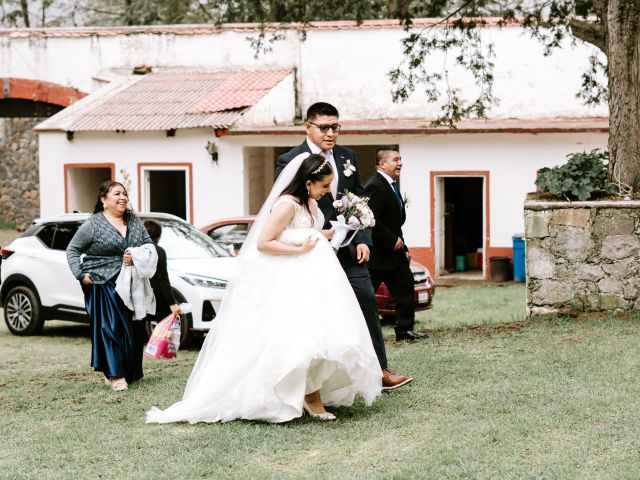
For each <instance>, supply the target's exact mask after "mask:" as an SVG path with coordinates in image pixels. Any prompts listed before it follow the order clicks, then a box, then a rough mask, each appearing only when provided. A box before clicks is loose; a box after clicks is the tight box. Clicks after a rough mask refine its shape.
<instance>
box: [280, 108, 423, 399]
mask: <svg viewBox="0 0 640 480" xmlns="http://www.w3.org/2000/svg"><path fill="white" fill-rule="evenodd" d="M338 117H339V114H338V110H337V109H336V107H334V106H333V105H331V104H329V103H325V102H318V103H314V104H313V105H311V106H310V107H309V109H308V110H307V121H306V123H305V129H306V132H307V138H306V139H305V141H304V142H302V143H301V144H300V145H298V146H297V147H294V148H293V149H291V150H289V151H288V152H287V153H285V154H283V155H280V157H278V161H277V163H276V178H277V177H278V175H279V174H280V172H281V171H282V169H284V167H285V166H286V165H287V163H289V162H290V161H291V160H293V159H294V158H295V157H297V156H298V155H300V154H301V153H305V152H307V153H317V154H320V155H323V156H324V157H325V158H327V160H328V161H329V163H330V164H331V168H332V169H333V172H334V179H333V182H332V183H331V195H324V196H323V197H322V198H321V199H320V200H318V207H319V208H320V210H321V211H322V213H323V215H324V218H325V225H324V228H326V229H328V228H331V224H330V223H329V222H330V221H331V220H335V219H336V216H337V213H336V210H335V208H334V207H333V201H334V200H335V199H336V198H337V197H338V196H340V195H341V194H342V193H344V192H345V191H349V192H353V193H355V194H356V195H358V196H364V195H366V192H365V189H364V186H363V185H362V180H361V178H360V169H359V165H358V159H357V157H356V153H355V152H354V151H353V150H351V149H350V148H346V147H342V146H340V145H336V140H337V139H338V134H339V132H340V124H339V123H338ZM371 244H372V241H371V231H370V229H366V230H360V231H358V232H357V233H356V235H355V238H354V239H353V241H352V242H351V244H349V245H348V246H346V247H343V248H341V249H340V250H338V260H340V264H341V265H342V268H343V269H344V271H345V273H346V274H347V278H348V279H349V283H351V286H352V287H353V291H354V293H355V294H356V298H357V299H358V303H359V304H360V308H361V309H362V314H363V315H364V318H365V320H366V322H367V327H368V329H369V334H370V335H371V341H372V342H373V347H374V349H375V351H376V355H377V356H378V361H379V362H380V367H381V368H382V389H383V390H392V389H394V388H398V387H401V386H403V385H406V384H408V383H409V382H411V381H412V380H413V378H411V377H407V376H404V375H398V374H396V373H395V372H393V371H392V370H390V369H389V368H388V366H387V355H386V352H385V347H384V337H383V335H382V327H381V325H380V316H379V315H378V307H377V305H376V298H375V292H374V290H373V286H372V283H371V278H370V276H369V269H368V268H367V265H366V263H367V261H368V260H369V251H370V248H371ZM325 300H329V301H330V299H325Z"/></svg>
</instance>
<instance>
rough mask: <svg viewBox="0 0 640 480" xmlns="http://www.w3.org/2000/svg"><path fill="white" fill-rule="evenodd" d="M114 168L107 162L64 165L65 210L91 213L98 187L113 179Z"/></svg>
mask: <svg viewBox="0 0 640 480" xmlns="http://www.w3.org/2000/svg"><path fill="white" fill-rule="evenodd" d="M114 169H115V166H114V165H113V164H109V163H107V164H93V165H88V164H81V165H80V164H76V165H65V166H64V170H65V172H64V192H65V211H66V212H87V213H93V208H94V207H95V204H96V192H97V191H98V187H99V186H100V184H101V183H103V182H106V181H107V180H113V178H114V175H113V174H114Z"/></svg>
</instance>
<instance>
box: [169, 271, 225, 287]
mask: <svg viewBox="0 0 640 480" xmlns="http://www.w3.org/2000/svg"><path fill="white" fill-rule="evenodd" d="M180 278H181V279H183V280H184V281H185V282H187V283H188V284H189V285H193V286H194V287H205V288H222V289H224V288H227V283H229V282H227V281H226V280H221V279H219V278H213V277H203V276H202V275H194V274H192V273H183V274H181V275H180Z"/></svg>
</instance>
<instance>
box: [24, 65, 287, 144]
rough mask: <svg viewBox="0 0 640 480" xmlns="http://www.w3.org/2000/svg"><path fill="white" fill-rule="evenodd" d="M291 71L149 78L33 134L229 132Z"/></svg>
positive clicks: (94, 98) (95, 98) (82, 105)
mask: <svg viewBox="0 0 640 480" xmlns="http://www.w3.org/2000/svg"><path fill="white" fill-rule="evenodd" d="M290 73H291V70H288V69H287V70H268V71H231V72H204V71H198V72H185V71H182V72H161V73H150V74H148V75H145V76H141V77H139V78H135V77H134V78H133V79H131V80H130V81H129V82H127V83H125V84H122V85H116V86H111V88H110V87H107V89H109V91H107V92H106V93H105V92H101V91H98V92H96V93H95V94H92V95H90V96H88V97H87V98H85V99H83V100H82V101H80V102H78V103H77V104H76V105H74V106H72V107H71V108H69V109H66V110H63V111H62V112H60V113H58V114H57V115H54V116H53V117H51V118H50V119H48V120H45V121H44V122H43V123H41V124H40V125H38V127H37V128H36V130H38V131H43V130H64V131H76V132H77V131H150V130H171V129H180V128H198V127H211V128H215V129H227V128H229V127H230V126H231V125H233V123H234V122H236V121H237V120H238V119H239V118H240V117H241V116H242V114H243V113H244V112H245V110H247V108H249V107H251V106H253V105H255V104H256V103H257V102H258V101H259V100H260V99H261V98H262V97H263V96H264V95H265V94H267V93H268V92H269V91H270V90H271V89H272V88H273V87H275V86H276V85H277V84H278V83H279V82H280V81H281V80H282V79H284V78H285V77H286V76H287V75H289V74H290Z"/></svg>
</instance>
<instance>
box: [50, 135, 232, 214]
mask: <svg viewBox="0 0 640 480" xmlns="http://www.w3.org/2000/svg"><path fill="white" fill-rule="evenodd" d="M40 139H41V140H40V188H41V198H42V201H41V205H40V209H41V215H42V216H46V215H51V214H58V213H60V212H63V211H64V208H65V205H64V164H65V163H71V164H80V163H82V164H92V163H96V164H97V163H114V164H115V177H116V180H117V181H121V182H123V183H125V181H126V180H125V174H128V175H129V181H130V185H129V188H128V191H129V199H130V202H131V205H132V207H133V208H134V210H138V204H139V203H138V200H139V198H140V197H139V195H140V191H139V188H138V164H140V163H160V164H162V163H191V164H192V175H193V223H194V224H195V225H202V224H204V223H206V222H208V221H210V220H212V219H215V218H219V217H223V216H226V215H227V212H229V211H232V212H243V211H244V199H243V181H244V179H243V165H242V147H238V146H237V145H234V144H233V143H231V144H227V143H224V142H220V143H219V147H218V151H219V156H220V159H221V160H220V161H219V162H218V164H215V163H213V162H212V161H211V156H210V155H209V154H208V153H207V152H206V150H205V145H206V143H207V141H215V142H218V141H219V139H215V137H214V135H213V133H212V132H211V131H210V130H205V129H198V130H186V131H185V130H179V131H178V132H177V133H176V136H175V137H166V136H165V134H164V133H155V132H154V133H125V134H112V133H82V132H76V134H75V136H74V139H73V141H71V142H69V141H68V140H66V137H65V135H64V134H63V133H52V132H43V133H41V135H40ZM45 199H46V200H45Z"/></svg>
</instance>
